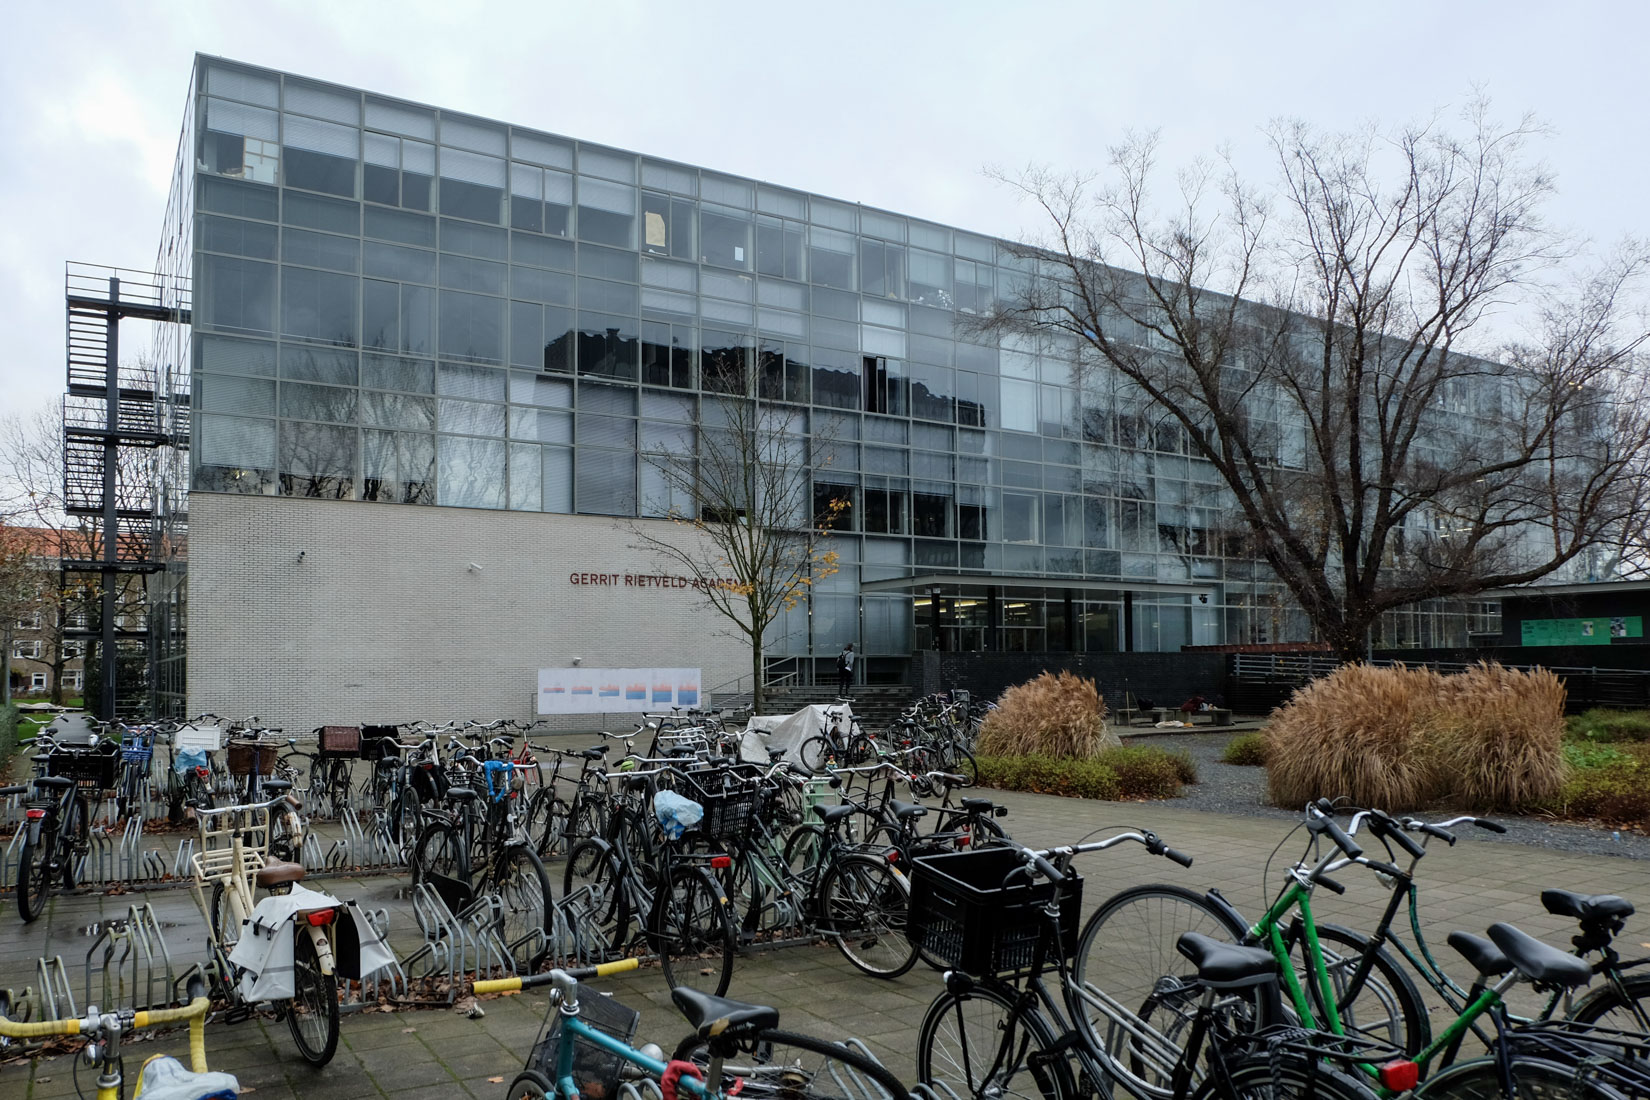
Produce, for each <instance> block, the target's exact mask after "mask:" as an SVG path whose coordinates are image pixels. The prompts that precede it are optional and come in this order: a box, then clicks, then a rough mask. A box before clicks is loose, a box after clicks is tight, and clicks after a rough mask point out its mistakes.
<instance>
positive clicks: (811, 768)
mask: <svg viewBox="0 0 1650 1100" xmlns="http://www.w3.org/2000/svg"><path fill="white" fill-rule="evenodd" d="M833 755H835V750H834V749H833V748H832V747H831V743H830V742H829V741H827V740H825V738H823V737H819V736H814V737H810V738H808V739H807V740H805V741H803V742H802V744H800V745H798V746H797V747H796V762H797V764H798V765H800V766H801V767H802V769H803V770H804V771H806V772H807V773H808V774H810V775H818V774H819V773H820V772H821V771H824V770H825V761H827V760H829V759H830V758H831V757H832V756H833Z"/></svg>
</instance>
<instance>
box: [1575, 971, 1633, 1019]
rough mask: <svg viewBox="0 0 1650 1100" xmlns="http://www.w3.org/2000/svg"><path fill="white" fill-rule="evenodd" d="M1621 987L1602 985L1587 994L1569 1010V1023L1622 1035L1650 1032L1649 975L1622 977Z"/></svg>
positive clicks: (1627, 975) (1626, 975)
mask: <svg viewBox="0 0 1650 1100" xmlns="http://www.w3.org/2000/svg"><path fill="white" fill-rule="evenodd" d="M1621 984H1622V989H1617V988H1616V987H1615V986H1614V985H1613V984H1605V985H1601V986H1599V987H1598V988H1597V989H1593V990H1590V991H1589V992H1588V993H1587V995H1586V996H1585V997H1582V998H1581V999H1580V1000H1579V1001H1577V1002H1576V1003H1575V1005H1574V1006H1573V1007H1572V1008H1571V1009H1570V1014H1569V1016H1568V1019H1571V1020H1574V1021H1575V1022H1576V1023H1578V1024H1595V1025H1598V1026H1601V1027H1609V1028H1616V1029H1618V1030H1621V1031H1633V1032H1641V1033H1642V1032H1650V974H1624V975H1622V978H1621ZM1624 992H1625V996H1623V993H1624Z"/></svg>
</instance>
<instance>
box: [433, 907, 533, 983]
mask: <svg viewBox="0 0 1650 1100" xmlns="http://www.w3.org/2000/svg"><path fill="white" fill-rule="evenodd" d="M454 919H455V920H457V922H458V923H459V925H460V926H461V927H463V928H464V930H465V931H466V932H467V933H468V939H469V941H470V942H471V943H472V944H473V945H474V947H475V965H474V966H461V967H460V968H459V969H460V970H474V971H475V972H476V973H477V974H481V973H484V972H486V973H493V972H496V973H499V974H504V975H509V974H514V973H515V972H516V957H515V955H514V954H512V953H511V951H510V948H509V947H508V946H506V945H505V943H504V940H503V939H502V938H501V937H500V936H499V934H498V930H499V928H500V927H501V926H502V925H503V924H504V899H503V898H501V897H499V896H498V895H497V894H483V895H481V896H480V897H478V898H476V899H475V900H474V901H472V902H471V903H470V904H468V905H466V906H465V907H464V908H463V909H461V910H459V912H458V915H457V916H456V917H455V918H454ZM541 934H542V933H541ZM460 961H464V960H460Z"/></svg>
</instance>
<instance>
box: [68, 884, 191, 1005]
mask: <svg viewBox="0 0 1650 1100" xmlns="http://www.w3.org/2000/svg"><path fill="white" fill-rule="evenodd" d="M100 949H101V956H99V951H100ZM96 974H100V975H101V976H102V985H101V993H102V995H101V997H94V996H93V992H92V979H93V975H96ZM85 977H86V984H85V989H86V1003H88V1004H93V1003H96V1004H132V1005H133V1007H136V1008H155V1007H159V1006H162V1005H168V1004H171V1003H172V991H173V989H174V987H175V985H176V981H177V978H176V975H175V974H174V973H173V970H172V952H171V951H170V950H169V949H168V948H167V946H166V937H165V935H163V934H162V932H161V928H160V921H159V920H158V919H157V918H156V916H155V910H154V908H153V907H152V906H151V905H149V904H148V903H147V902H144V903H142V904H139V905H133V906H130V907H129V908H128V909H127V910H126V916H125V918H124V919H122V920H112V921H109V922H107V923H106V924H105V925H104V926H103V929H102V931H101V932H100V933H99V934H98V937H97V939H95V940H94V941H92V946H91V947H90V948H89V949H88V950H87V952H86V975H85Z"/></svg>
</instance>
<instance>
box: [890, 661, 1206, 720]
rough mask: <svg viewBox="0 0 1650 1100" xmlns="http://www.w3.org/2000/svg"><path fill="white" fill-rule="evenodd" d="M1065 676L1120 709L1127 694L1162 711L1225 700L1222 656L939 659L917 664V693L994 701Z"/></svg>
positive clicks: (914, 667)
mask: <svg viewBox="0 0 1650 1100" xmlns="http://www.w3.org/2000/svg"><path fill="white" fill-rule="evenodd" d="M1061 670H1067V671H1070V672H1074V673H1076V674H1077V675H1079V676H1087V677H1089V678H1090V679H1092V680H1094V681H1095V683H1096V684H1098V685H1099V688H1100V695H1101V697H1102V698H1104V699H1105V700H1106V704H1107V706H1108V707H1115V706H1117V705H1118V704H1119V703H1121V701H1122V698H1123V693H1124V692H1125V691H1127V692H1129V693H1131V694H1133V695H1134V696H1135V697H1136V698H1137V699H1138V698H1146V699H1150V700H1151V701H1152V702H1154V703H1156V704H1157V705H1158V706H1160V707H1177V706H1179V705H1180V704H1181V703H1182V702H1184V701H1185V700H1186V699H1188V698H1190V697H1191V696H1193V695H1202V696H1203V697H1204V698H1206V699H1208V700H1210V701H1214V700H1216V699H1225V697H1226V693H1227V691H1226V687H1227V684H1226V655H1225V654H1223V653H936V652H933V651H929V652H926V653H921V654H918V655H917V657H916V659H915V660H914V661H913V669H912V672H913V678H914V679H915V681H916V685H915V686H916V693H917V694H918V695H928V694H930V693H932V692H936V691H949V690H950V689H952V688H965V689H967V690H968V691H971V692H973V693H974V695H975V696H977V697H979V698H984V699H995V698H997V696H999V695H1001V694H1002V693H1003V691H1004V689H1006V688H1010V687H1013V686H1014V685H1015V684H1023V683H1025V682H1026V681H1027V680H1030V679H1033V678H1035V677H1037V676H1039V675H1041V674H1042V673H1043V672H1059V671H1061Z"/></svg>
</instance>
